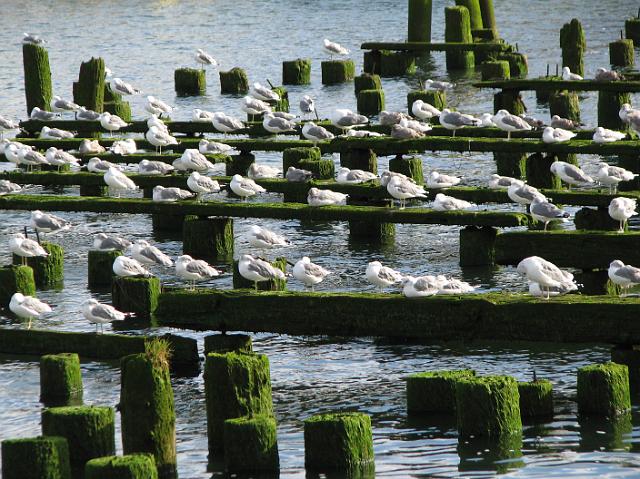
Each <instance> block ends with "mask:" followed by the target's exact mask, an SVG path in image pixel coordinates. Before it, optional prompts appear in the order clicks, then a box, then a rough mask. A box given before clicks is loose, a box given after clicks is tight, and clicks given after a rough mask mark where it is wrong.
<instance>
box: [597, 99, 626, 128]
mask: <svg viewBox="0 0 640 479" xmlns="http://www.w3.org/2000/svg"><path fill="white" fill-rule="evenodd" d="M625 103H631V94H630V93H619V92H610V91H599V92H598V126H601V127H603V128H609V129H610V130H626V129H627V128H628V125H627V124H626V123H625V122H623V121H622V120H621V119H620V114H619V112H620V108H621V107H622V105H624V104H625Z"/></svg>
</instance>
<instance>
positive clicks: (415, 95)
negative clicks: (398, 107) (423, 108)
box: [407, 90, 447, 115]
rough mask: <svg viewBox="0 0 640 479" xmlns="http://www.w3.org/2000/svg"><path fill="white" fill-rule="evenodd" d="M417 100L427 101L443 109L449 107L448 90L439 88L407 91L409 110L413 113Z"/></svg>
mask: <svg viewBox="0 0 640 479" xmlns="http://www.w3.org/2000/svg"><path fill="white" fill-rule="evenodd" d="M416 100H422V101H423V102H425V103H429V104H430V105H432V106H434V107H436V108H437V109H438V110H443V109H444V108H446V107H447V92H446V91H439V90H428V91H427V90H414V91H410V92H409V93H407V111H408V112H409V114H410V115H413V112H412V111H411V108H412V107H413V103H414V102H415V101H416Z"/></svg>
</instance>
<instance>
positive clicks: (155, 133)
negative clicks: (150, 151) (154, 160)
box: [144, 126, 178, 153]
mask: <svg viewBox="0 0 640 479" xmlns="http://www.w3.org/2000/svg"><path fill="white" fill-rule="evenodd" d="M144 137H145V138H146V139H147V141H148V142H149V143H151V144H152V145H153V146H154V147H155V148H156V150H158V148H159V149H160V153H162V147H163V146H165V147H166V146H169V145H177V144H178V140H176V138H175V137H173V136H171V135H170V134H169V133H166V132H164V131H162V130H161V129H159V128H158V127H157V126H152V127H151V128H149V129H148V130H147V132H146V133H145V135H144Z"/></svg>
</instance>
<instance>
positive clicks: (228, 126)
mask: <svg viewBox="0 0 640 479" xmlns="http://www.w3.org/2000/svg"><path fill="white" fill-rule="evenodd" d="M211 123H212V124H213V127H214V128H215V129H216V130H218V131H219V132H222V133H232V132H234V131H236V130H240V129H242V128H244V123H242V122H241V121H240V120H238V119H236V118H233V117H232V116H229V115H226V114H224V113H222V112H216V113H214V114H213V118H212V119H211Z"/></svg>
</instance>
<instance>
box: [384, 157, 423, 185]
mask: <svg viewBox="0 0 640 479" xmlns="http://www.w3.org/2000/svg"><path fill="white" fill-rule="evenodd" d="M389 171H394V172H396V173H402V174H403V175H405V176H408V177H409V178H411V179H412V180H413V181H415V182H416V183H417V184H419V185H422V184H424V172H423V171H422V159H421V158H418V157H417V156H409V157H406V158H405V157H404V156H402V155H397V156H395V157H394V158H391V159H390V160H389Z"/></svg>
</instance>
